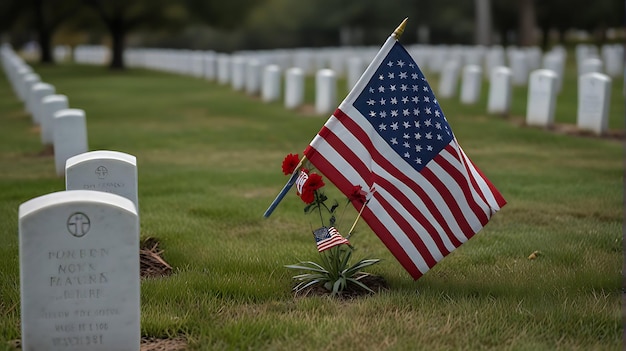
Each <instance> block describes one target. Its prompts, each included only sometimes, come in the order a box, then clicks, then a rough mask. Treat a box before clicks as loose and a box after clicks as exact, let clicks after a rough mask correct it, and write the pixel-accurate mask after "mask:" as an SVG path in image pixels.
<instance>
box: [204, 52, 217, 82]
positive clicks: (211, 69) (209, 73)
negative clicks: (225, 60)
mask: <svg viewBox="0 0 626 351" xmlns="http://www.w3.org/2000/svg"><path fill="white" fill-rule="evenodd" d="M216 76H217V60H216V58H215V53H213V52H207V53H205V54H204V78H206V79H207V80H211V81H212V80H215V77H216Z"/></svg>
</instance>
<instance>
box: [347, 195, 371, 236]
mask: <svg viewBox="0 0 626 351" xmlns="http://www.w3.org/2000/svg"><path fill="white" fill-rule="evenodd" d="M368 202H370V200H367V201H365V203H364V204H363V206H361V210H359V214H358V215H357V216H356V219H355V220H354V223H352V228H350V231H348V236H346V239H348V238H349V237H350V235H352V231H353V230H354V227H356V224H357V222H358V221H359V219H360V218H361V214H362V213H363V210H364V209H365V206H366V205H367V203H368Z"/></svg>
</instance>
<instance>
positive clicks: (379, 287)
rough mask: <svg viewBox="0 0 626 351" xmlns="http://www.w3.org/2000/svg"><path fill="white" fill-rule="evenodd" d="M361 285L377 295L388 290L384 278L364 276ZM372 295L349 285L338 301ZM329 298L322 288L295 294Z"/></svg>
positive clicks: (315, 287)
mask: <svg viewBox="0 0 626 351" xmlns="http://www.w3.org/2000/svg"><path fill="white" fill-rule="evenodd" d="M359 281H360V282H361V283H363V284H365V285H366V286H367V287H368V288H370V289H372V290H373V291H374V292H375V293H379V292H381V291H384V290H389V285H388V284H387V281H386V280H385V278H383V277H381V276H378V275H373V274H366V275H364V276H363V277H362V278H361V279H360V280H359ZM371 294H372V293H371V292H369V291H367V290H365V289H363V288H361V287H359V286H354V285H349V286H348V287H347V288H346V289H345V290H344V291H342V292H341V293H340V294H339V296H337V297H338V298H340V299H344V300H351V299H355V298H358V297H361V296H367V295H371ZM326 295H328V296H330V295H331V292H330V291H328V290H326V289H325V288H324V287H323V286H320V285H315V286H312V287H310V288H307V289H305V290H304V291H302V292H299V293H297V294H296V297H306V296H326Z"/></svg>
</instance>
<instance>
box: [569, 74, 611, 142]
mask: <svg viewBox="0 0 626 351" xmlns="http://www.w3.org/2000/svg"><path fill="white" fill-rule="evenodd" d="M610 105H611V78H610V77H609V76H607V75H604V74H601V73H587V74H585V75H583V76H581V77H580V79H579V84H578V114H577V119H576V124H577V126H578V128H580V129H583V130H588V131H591V132H593V133H595V134H597V135H601V134H603V133H604V132H606V130H607V128H608V124H609V106H610Z"/></svg>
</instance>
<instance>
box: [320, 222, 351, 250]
mask: <svg viewBox="0 0 626 351" xmlns="http://www.w3.org/2000/svg"><path fill="white" fill-rule="evenodd" d="M313 236H315V243H316V244H317V251H319V252H322V251H324V250H328V249H330V248H331V247H334V246H337V245H341V244H347V245H350V242H349V241H348V239H346V238H344V237H343V236H341V234H339V231H337V229H335V227H330V228H328V227H321V228H319V229H317V230H315V231H314V232H313Z"/></svg>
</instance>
